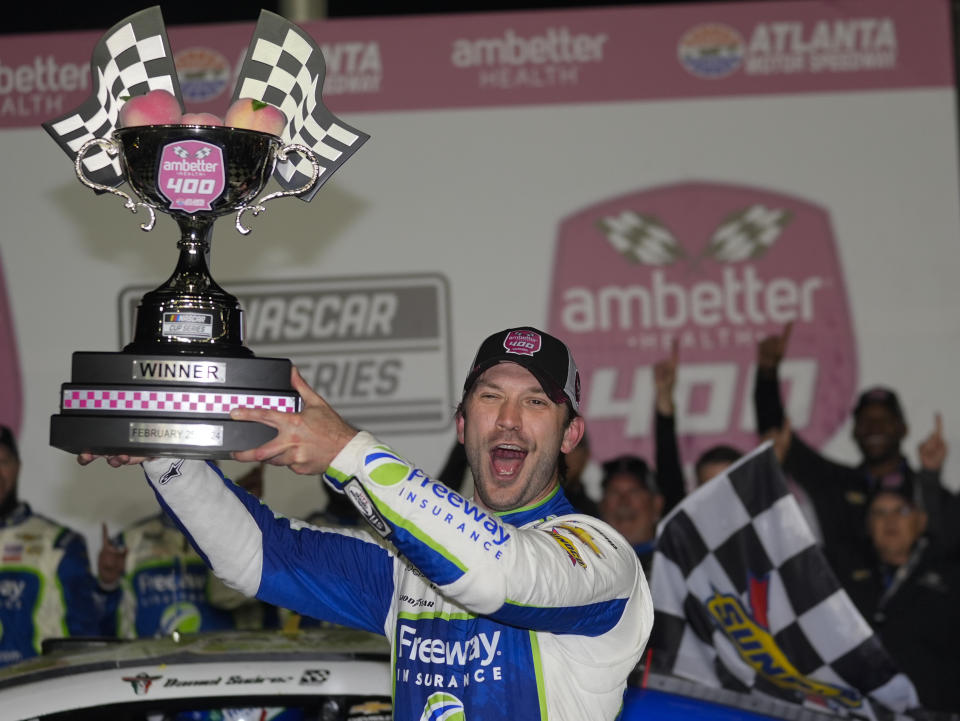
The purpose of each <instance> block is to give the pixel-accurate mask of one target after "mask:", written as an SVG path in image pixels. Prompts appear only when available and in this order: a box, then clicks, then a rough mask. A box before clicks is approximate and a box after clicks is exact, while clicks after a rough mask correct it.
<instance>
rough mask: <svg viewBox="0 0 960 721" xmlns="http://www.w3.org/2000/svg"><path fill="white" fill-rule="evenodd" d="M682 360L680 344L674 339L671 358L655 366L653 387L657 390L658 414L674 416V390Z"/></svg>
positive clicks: (671, 346)
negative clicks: (678, 366)
mask: <svg viewBox="0 0 960 721" xmlns="http://www.w3.org/2000/svg"><path fill="white" fill-rule="evenodd" d="M679 360H680V343H679V341H678V340H677V339H676V338H674V339H673V342H672V343H671V345H670V357H669V358H665V359H664V360H662V361H658V362H657V363H656V364H654V366H653V385H654V388H655V390H656V408H657V412H658V413H660V414H661V415H664V416H672V415H673V414H674V410H675V408H674V403H673V388H674V386H676V384H677V362H678V361H679Z"/></svg>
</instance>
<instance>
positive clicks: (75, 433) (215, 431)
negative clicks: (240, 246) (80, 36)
mask: <svg viewBox="0 0 960 721" xmlns="http://www.w3.org/2000/svg"><path fill="white" fill-rule="evenodd" d="M94 146H99V147H100V148H101V149H103V150H104V151H106V153H107V154H108V155H110V156H117V157H118V159H119V163H120V167H121V170H122V173H123V176H124V179H125V180H126V181H127V183H128V184H129V186H130V188H131V189H132V190H133V192H134V194H135V195H136V197H137V198H138V199H139V200H134V199H133V198H131V197H130V196H129V195H128V194H127V193H125V192H123V191H121V190H118V189H116V188H113V187H110V186H105V185H101V184H99V183H96V182H94V181H92V180H90V179H89V178H88V177H87V176H86V173H85V166H84V164H83V161H84V156H85V155H86V153H87V152H88V151H89V150H90V149H91V148H93V147H94ZM291 151H295V152H298V153H300V154H302V155H304V157H306V158H307V159H308V160H310V162H311V163H312V165H313V171H314V172H313V177H312V178H311V179H310V181H309V182H308V183H307V184H305V185H304V186H302V187H300V188H296V189H294V190H287V191H278V192H275V193H272V194H269V195H267V196H265V197H263V198H261V199H260V200H259V201H258V200H257V196H258V195H259V194H260V193H261V192H263V190H264V188H265V187H266V184H267V182H268V181H269V179H270V178H271V176H272V174H273V172H274V169H275V167H276V164H277V162H281V161H284V160H286V156H287V153H289V152H291ZM75 167H76V172H77V177H78V179H79V180H80V181H81V182H82V183H83V184H84V185H86V186H88V187H90V188H93V189H94V190H97V191H98V192H109V193H112V194H114V195H117V196H119V197H121V198H123V199H124V201H125V203H124V205H125V207H126V208H128V209H129V210H131V211H132V212H134V213H136V212H137V210H138V208H144V209H146V210H147V212H148V213H149V216H150V217H149V220H148V221H147V222H145V223H143V224H141V226H140V227H141V228H142V229H143V230H146V231H149V230H152V229H153V227H154V223H155V220H156V215H155V211H158V210H159V211H160V212H162V213H166V214H168V215H170V216H171V217H172V218H173V219H174V220H175V221H176V223H177V225H178V226H179V229H180V240H179V241H178V242H177V248H178V249H179V257H178V260H177V265H176V267H175V268H174V271H173V273H172V274H171V275H170V277H169V278H167V280H166V281H165V282H164V283H163V284H161V285H160V286H159V287H157V288H156V289H154V290H153V291H150V292H149V293H147V294H145V295H144V296H143V298H142V299H141V301H140V304H139V306H138V307H137V313H136V322H135V327H134V335H133V339H132V341H131V342H130V343H129V344H127V345H126V346H124V348H123V350H122V351H120V352H116V353H110V352H81V351H77V352H75V353H74V354H73V359H72V375H71V382H70V383H64V384H63V385H62V386H61V403H60V411H61V412H60V413H59V414H57V415H54V416H52V417H51V423H50V443H51V445H52V446H54V447H56V448H61V449H63V450H66V451H69V452H72V453H80V452H90V453H97V454H128V455H138V456H143V455H166V456H177V457H200V458H228V457H229V456H230V454H231V453H232V452H234V451H238V450H246V449H249V448H253V447H256V446H258V445H261V444H262V443H265V442H266V441H268V440H270V438H272V437H273V436H275V435H276V431H275V430H274V429H273V428H270V427H268V426H265V425H262V424H259V423H251V422H241V421H232V420H230V416H229V414H230V411H231V410H232V409H233V408H235V407H238V406H241V405H242V406H247V407H258V408H269V409H273V410H279V411H282V412H296V411H298V410H299V409H300V397H299V395H298V394H297V393H296V392H295V391H294V390H293V389H292V387H291V386H290V366H291V364H290V361H289V360H286V359H278V358H256V357H254V354H253V352H252V351H251V350H250V349H249V348H247V347H246V346H244V345H243V311H242V309H241V307H240V304H239V302H238V301H237V299H236V297H234V296H233V295H230V294H229V293H227V292H226V291H225V290H224V289H223V288H221V287H220V286H219V285H218V284H217V283H216V281H214V279H213V277H212V276H211V274H210V270H209V260H210V245H211V241H212V232H213V225H214V221H216V219H217V218H218V217H220V216H222V215H227V214H230V213H235V214H236V220H235V225H236V228H237V230H238V231H239V232H240V233H241V234H247V233H249V232H250V231H249V230H248V229H247V228H246V227H245V226H244V225H243V224H242V222H241V219H242V216H243V214H244V213H245V212H247V211H251V212H252V213H253V215H257V214H259V213H260V212H262V211H263V210H264V207H263V204H264V203H265V202H267V201H269V200H272V199H275V198H279V197H285V196H290V195H299V194H301V193H304V192H306V191H307V190H309V189H310V188H311V187H312V186H313V184H314V183H315V182H316V181H317V179H318V177H319V175H320V168H319V164H318V162H317V159H316V157H315V156H314V155H313V153H312V152H311V151H310V150H309V148H306V147H305V146H302V145H286V146H285V145H283V142H282V140H281V139H280V138H278V137H276V136H274V135H270V134H268V133H262V132H259V131H255V130H247V129H241V128H230V127H220V126H204V125H146V126H137V127H129V128H123V129H119V130H115V131H114V132H113V133H112V135H111V137H110V138H109V139H101V138H97V139H94V140H91V141H90V142H88V143H86V144H85V145H84V146H83V147H82V148H81V149H80V151H79V152H78V154H77V158H76V163H75Z"/></svg>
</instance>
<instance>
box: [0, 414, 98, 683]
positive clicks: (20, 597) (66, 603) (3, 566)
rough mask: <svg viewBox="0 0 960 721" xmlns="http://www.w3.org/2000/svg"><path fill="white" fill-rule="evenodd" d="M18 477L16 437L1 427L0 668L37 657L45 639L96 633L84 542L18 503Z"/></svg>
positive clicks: (94, 634) (93, 596)
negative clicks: (0, 551) (0, 549)
mask: <svg viewBox="0 0 960 721" xmlns="http://www.w3.org/2000/svg"><path fill="white" fill-rule="evenodd" d="M19 476H20V454H19V451H18V450H17V441H16V439H15V438H14V435H13V432H12V431H11V430H10V429H9V428H7V427H6V426H0V547H2V557H0V666H7V665H10V664H12V663H17V662H18V661H22V660H24V659H27V658H31V657H32V656H36V655H38V654H39V653H40V651H41V648H40V643H41V641H42V640H43V639H46V638H62V637H64V636H96V635H98V633H99V628H98V625H97V619H98V618H99V616H100V613H101V610H100V608H99V606H98V604H97V599H96V594H95V586H96V584H95V582H94V580H93V574H92V573H91V572H90V559H89V557H88V556H87V544H86V541H84V539H83V536H81V535H79V534H77V533H75V532H74V531H71V530H70V529H69V528H66V527H65V526H62V525H61V524H59V523H56V522H55V521H51V520H50V519H48V518H46V517H45V516H42V515H39V514H36V513H34V512H33V510H32V509H31V508H30V505H29V504H28V503H26V502H25V501H21V500H20V499H19V497H18V494H17V484H18V480H19Z"/></svg>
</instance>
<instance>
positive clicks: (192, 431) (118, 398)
mask: <svg viewBox="0 0 960 721" xmlns="http://www.w3.org/2000/svg"><path fill="white" fill-rule="evenodd" d="M290 367H291V363H290V361H289V360H286V359H280V358H238V357H214V356H207V355H204V356H186V355H144V354H132V353H126V352H121V353H96V352H76V353H74V354H73V362H72V375H71V382H70V383H64V384H63V385H62V386H61V394H60V413H59V414H58V415H55V416H51V418H50V445H52V446H53V447H55V448H60V449H62V450H65V451H68V452H70V453H94V454H97V455H131V456H165V457H176V458H210V459H219V458H229V457H230V454H231V453H233V452H235V451H244V450H249V449H250V448H256V447H257V446H259V445H262V444H263V443H266V442H267V441H269V440H270V439H272V438H274V437H275V436H276V434H277V432H276V430H275V429H274V428H271V427H269V426H266V425H263V424H261V423H254V422H249V421H234V420H231V419H230V411H231V410H233V409H234V408H239V407H247V408H266V409H270V410H276V411H280V412H285V413H295V412H297V411H299V410H300V403H301V401H300V397H299V395H298V394H297V392H296V391H294V390H293V388H292V387H291V386H290Z"/></svg>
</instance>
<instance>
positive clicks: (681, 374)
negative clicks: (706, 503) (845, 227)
mask: <svg viewBox="0 0 960 721" xmlns="http://www.w3.org/2000/svg"><path fill="white" fill-rule="evenodd" d="M555 257H556V261H555V268H554V278H553V287H552V289H551V296H550V308H551V310H550V319H549V325H550V331H551V332H552V333H556V334H557V335H558V336H559V337H561V338H563V339H564V340H566V341H567V342H568V344H569V345H570V347H571V350H572V351H573V356H574V358H576V359H577V364H578V366H579V368H580V372H581V373H582V374H583V376H584V396H585V402H584V405H583V406H582V407H583V408H584V409H585V416H586V418H587V420H588V421H589V424H590V436H591V445H592V446H593V447H594V449H595V453H596V454H597V457H598V458H605V457H611V456H613V455H616V454H620V453H625V452H634V453H639V454H641V455H643V456H646V457H647V458H650V457H651V456H652V453H653V444H652V435H653V433H652V432H653V427H652V421H653V403H654V384H653V366H654V364H655V363H656V362H658V361H660V360H663V359H665V358H668V357H669V355H670V350H671V344H672V343H673V341H674V340H676V341H677V343H678V347H679V365H678V374H677V383H676V387H675V389H674V398H675V401H676V404H677V416H676V422H677V433H678V436H679V441H680V452H681V457H682V458H683V459H684V460H685V461H687V462H691V461H693V460H694V459H695V458H696V457H697V455H699V453H701V452H702V451H703V450H705V449H707V448H709V447H710V446H713V445H715V444H718V443H726V444H731V445H734V446H737V447H739V448H741V449H743V450H747V449H750V448H753V447H754V446H756V445H757V436H756V424H755V420H754V411H753V400H752V392H753V380H754V373H755V362H756V361H755V359H756V347H757V342H758V341H759V340H760V339H761V338H763V337H764V336H767V335H770V334H772V333H780V332H782V331H783V329H784V327H785V324H786V323H787V322H788V321H792V322H793V331H792V335H791V337H790V342H789V346H788V348H787V354H786V356H785V358H784V360H783V362H782V364H781V366H780V379H781V383H782V386H781V388H782V394H783V398H784V404H785V408H786V412H787V414H788V416H789V417H790V419H791V422H792V424H793V428H794V429H795V430H797V431H798V432H800V433H801V434H802V435H803V436H804V437H805V438H806V439H807V440H808V441H809V442H810V443H812V444H813V445H814V446H819V445H822V444H823V443H824V442H825V441H826V440H828V439H829V438H830V437H832V436H833V435H834V433H836V431H837V430H838V428H839V427H840V426H841V425H842V424H843V422H844V420H845V419H846V417H847V415H848V414H849V411H850V407H851V403H852V397H853V394H854V391H855V387H856V382H857V378H856V368H857V352H856V344H855V339H854V335H853V328H852V324H851V320H850V309H849V304H848V301H847V294H846V289H845V282H844V276H843V271H842V269H841V267H840V260H839V258H838V257H837V251H836V247H835V241H834V237H833V232H832V230H831V226H830V219H829V216H828V214H827V212H826V211H825V210H824V209H823V208H820V207H818V206H815V205H813V204H811V203H809V202H806V201H804V200H802V199H799V198H795V197H791V196H787V195H783V194H780V193H775V192H771V191H767V190H760V189H754V188H748V187H741V186H735V185H721V184H712V183H700V182H690V183H681V184H677V185H669V186H663V187H658V188H653V189H650V190H645V191H641V192H636V193H632V194H630V195H625V196H622V197H618V198H615V199H612V200H607V201H604V202H601V203H598V204H596V205H594V206H592V207H590V208H587V209H585V210H581V211H579V212H577V213H575V214H574V215H572V216H569V217H568V218H566V219H565V220H564V221H563V222H562V224H561V226H560V231H559V238H558V241H557V253H556V256H555ZM585 269H589V271H585Z"/></svg>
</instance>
